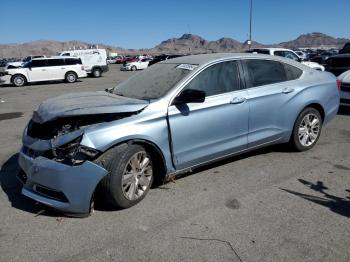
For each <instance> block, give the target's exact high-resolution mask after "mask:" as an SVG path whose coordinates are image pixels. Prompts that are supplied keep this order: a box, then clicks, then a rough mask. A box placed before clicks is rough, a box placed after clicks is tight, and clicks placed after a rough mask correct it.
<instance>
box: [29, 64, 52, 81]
mask: <svg viewBox="0 0 350 262" xmlns="http://www.w3.org/2000/svg"><path fill="white" fill-rule="evenodd" d="M28 78H29V81H30V82H36V81H45V80H48V78H49V74H48V72H47V60H46V59H39V60H32V61H31V64H30V67H29V68H28Z"/></svg>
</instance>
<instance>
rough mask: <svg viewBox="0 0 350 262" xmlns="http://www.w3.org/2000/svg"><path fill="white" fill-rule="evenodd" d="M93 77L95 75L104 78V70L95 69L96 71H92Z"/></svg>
mask: <svg viewBox="0 0 350 262" xmlns="http://www.w3.org/2000/svg"><path fill="white" fill-rule="evenodd" d="M92 75H93V76H94V77H101V76H102V70H101V69H99V68H94V69H93V70H92Z"/></svg>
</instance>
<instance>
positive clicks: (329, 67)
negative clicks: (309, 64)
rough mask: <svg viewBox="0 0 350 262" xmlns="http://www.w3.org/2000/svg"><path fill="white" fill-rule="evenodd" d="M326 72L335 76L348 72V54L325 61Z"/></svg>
mask: <svg viewBox="0 0 350 262" xmlns="http://www.w3.org/2000/svg"><path fill="white" fill-rule="evenodd" d="M325 67H326V71H329V72H332V73H333V74H335V75H336V76H338V75H340V74H341V73H344V72H345V71H348V70H350V54H341V55H335V56H332V57H330V58H328V59H327V60H326V64H325Z"/></svg>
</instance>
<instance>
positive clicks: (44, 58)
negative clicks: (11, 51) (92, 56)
mask: <svg viewBox="0 0 350 262" xmlns="http://www.w3.org/2000/svg"><path fill="white" fill-rule="evenodd" d="M50 59H80V58H79V57H74V56H51V57H40V58H33V59H32V61H33V60H50Z"/></svg>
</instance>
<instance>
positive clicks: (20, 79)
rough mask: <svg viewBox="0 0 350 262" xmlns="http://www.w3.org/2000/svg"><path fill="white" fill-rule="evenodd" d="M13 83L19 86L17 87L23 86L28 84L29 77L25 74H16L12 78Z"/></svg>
mask: <svg viewBox="0 0 350 262" xmlns="http://www.w3.org/2000/svg"><path fill="white" fill-rule="evenodd" d="M11 83H12V84H13V85H14V86H17V87H21V86H24V85H26V84H27V79H26V77H25V76H24V75H20V74H18V75H14V76H13V77H12V78H11Z"/></svg>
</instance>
